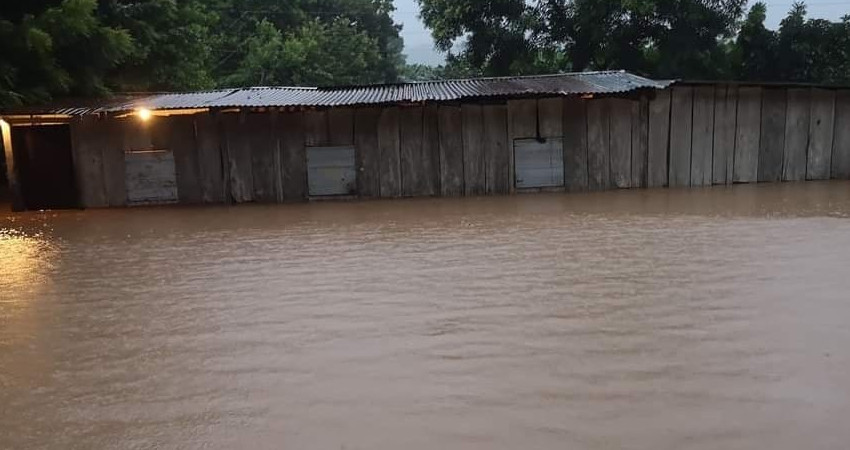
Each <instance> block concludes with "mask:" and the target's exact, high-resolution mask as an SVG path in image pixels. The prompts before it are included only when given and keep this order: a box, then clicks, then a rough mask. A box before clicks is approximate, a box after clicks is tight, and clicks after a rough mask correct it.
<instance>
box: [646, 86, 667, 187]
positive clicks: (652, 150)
mask: <svg viewBox="0 0 850 450" xmlns="http://www.w3.org/2000/svg"><path fill="white" fill-rule="evenodd" d="M671 91H672V89H665V90H663V91H656V92H655V97H654V98H653V99H651V100H650V101H649V148H648V155H647V181H648V183H647V184H648V186H649V187H664V186H667V184H668V169H667V161H668V154H669V148H670V102H671Z"/></svg>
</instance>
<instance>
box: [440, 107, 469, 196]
mask: <svg viewBox="0 0 850 450" xmlns="http://www.w3.org/2000/svg"><path fill="white" fill-rule="evenodd" d="M437 114H438V116H439V128H440V193H441V194H442V195H443V196H445V197H455V196H460V195H463V190H464V189H463V131H462V127H461V122H462V121H463V118H462V117H463V115H462V114H461V110H460V107H457V106H440V107H439V109H438V112H437Z"/></svg>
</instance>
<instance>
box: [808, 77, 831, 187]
mask: <svg viewBox="0 0 850 450" xmlns="http://www.w3.org/2000/svg"><path fill="white" fill-rule="evenodd" d="M834 130H835V91H831V90H826V89H813V90H812V111H811V117H810V122H809V147H808V151H807V155H808V156H807V162H806V179H807V180H827V179H829V172H830V168H831V167H830V166H831V165H832V161H831V159H832V141H833V136H834Z"/></svg>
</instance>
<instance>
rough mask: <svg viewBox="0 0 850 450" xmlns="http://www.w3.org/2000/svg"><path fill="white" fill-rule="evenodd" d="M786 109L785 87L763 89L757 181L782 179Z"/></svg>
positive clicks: (786, 95) (786, 96)
mask: <svg viewBox="0 0 850 450" xmlns="http://www.w3.org/2000/svg"><path fill="white" fill-rule="evenodd" d="M787 109H788V94H787V90H786V89H765V91H764V95H763V97H762V106H761V140H760V144H759V163H758V164H759V166H758V167H759V169H758V181H759V182H768V181H780V180H782V157H783V154H784V152H785V120H786V118H785V113H786V111H787Z"/></svg>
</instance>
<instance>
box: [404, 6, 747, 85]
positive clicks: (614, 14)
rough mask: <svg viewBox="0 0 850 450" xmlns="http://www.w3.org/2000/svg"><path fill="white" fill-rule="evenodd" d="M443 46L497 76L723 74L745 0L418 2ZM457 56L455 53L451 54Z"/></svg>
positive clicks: (707, 76)
mask: <svg viewBox="0 0 850 450" xmlns="http://www.w3.org/2000/svg"><path fill="white" fill-rule="evenodd" d="M418 1H419V2H420V4H421V5H422V18H423V20H424V22H425V24H426V25H427V26H428V27H429V28H430V29H431V32H432V34H433V36H434V39H435V41H436V43H437V46H438V48H440V49H441V50H443V51H446V52H449V53H451V52H452V49H454V48H456V46H457V45H460V46H461V50H460V52H459V54H458V56H459V59H463V60H465V61H466V62H468V63H469V64H470V65H472V66H473V67H477V68H480V69H481V70H482V71H483V72H485V73H488V74H493V75H507V74H517V73H535V72H540V71H543V72H548V71H557V70H577V71H581V70H590V69H593V70H600V69H609V68H617V69H626V70H632V71H636V72H639V73H645V74H651V75H656V76H659V77H671V76H699V77H700V78H713V77H718V76H722V75H723V74H724V73H723V72H724V71H723V70H722V69H723V68H725V67H726V65H725V64H723V62H724V61H723V59H724V57H725V46H724V44H723V40H724V39H728V38H731V37H732V36H734V33H735V31H736V24H737V22H736V21H737V19H738V18H739V17H740V15H741V13H742V9H743V5H744V3H745V0H711V1H703V0H541V1H539V2H535V3H533V4H532V3H527V2H525V1H523V0H489V1H472V0H464V1H454V0H451V1H450V0H418ZM450 56H451V55H450Z"/></svg>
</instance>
